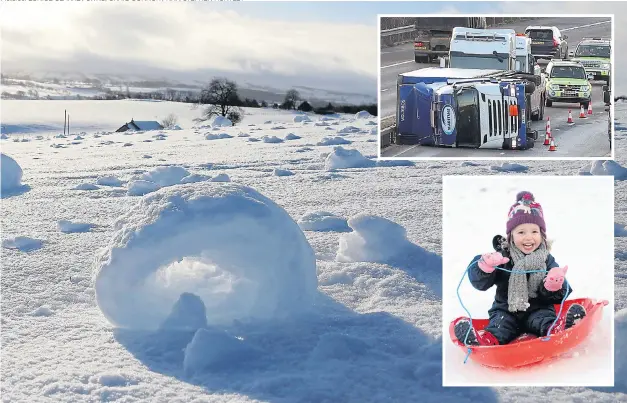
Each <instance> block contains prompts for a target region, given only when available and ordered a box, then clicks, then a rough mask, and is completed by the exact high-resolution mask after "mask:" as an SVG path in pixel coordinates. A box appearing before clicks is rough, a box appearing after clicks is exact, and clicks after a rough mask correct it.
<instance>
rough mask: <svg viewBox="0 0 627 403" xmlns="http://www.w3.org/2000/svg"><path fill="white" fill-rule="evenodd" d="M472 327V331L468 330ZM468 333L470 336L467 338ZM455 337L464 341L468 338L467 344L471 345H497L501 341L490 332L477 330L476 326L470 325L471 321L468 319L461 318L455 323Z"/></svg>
mask: <svg viewBox="0 0 627 403" xmlns="http://www.w3.org/2000/svg"><path fill="white" fill-rule="evenodd" d="M468 329H470V332H468ZM466 333H468V338H466ZM455 337H457V340H459V341H461V342H462V343H463V342H464V340H466V344H467V345H469V346H496V345H498V344H499V341H498V340H497V339H496V337H494V335H493V334H492V333H490V332H486V331H482V332H477V331H475V329H474V328H471V327H470V321H469V320H468V319H461V320H459V321H458V322H457V323H455Z"/></svg>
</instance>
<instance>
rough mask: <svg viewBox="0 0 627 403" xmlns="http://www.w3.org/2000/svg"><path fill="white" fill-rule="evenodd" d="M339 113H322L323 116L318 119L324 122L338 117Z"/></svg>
mask: <svg viewBox="0 0 627 403" xmlns="http://www.w3.org/2000/svg"><path fill="white" fill-rule="evenodd" d="M339 118H340V115H338V114H337V113H331V114H329V115H324V116H323V117H321V118H320V121H322V122H325V121H328V120H335V119H339Z"/></svg>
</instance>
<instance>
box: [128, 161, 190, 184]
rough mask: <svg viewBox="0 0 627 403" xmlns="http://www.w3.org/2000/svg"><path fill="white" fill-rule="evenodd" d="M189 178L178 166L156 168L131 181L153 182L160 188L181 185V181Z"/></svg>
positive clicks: (184, 170)
mask: <svg viewBox="0 0 627 403" xmlns="http://www.w3.org/2000/svg"><path fill="white" fill-rule="evenodd" d="M186 176H189V172H188V171H187V169H185V168H183V167H179V166H170V167H157V168H155V169H153V170H152V171H150V172H146V173H144V174H142V175H140V176H138V177H135V178H133V179H135V180H142V181H148V182H154V183H155V184H157V185H158V186H160V187H165V186H173V185H177V184H179V183H181V180H182V179H183V178H185V177H186Z"/></svg>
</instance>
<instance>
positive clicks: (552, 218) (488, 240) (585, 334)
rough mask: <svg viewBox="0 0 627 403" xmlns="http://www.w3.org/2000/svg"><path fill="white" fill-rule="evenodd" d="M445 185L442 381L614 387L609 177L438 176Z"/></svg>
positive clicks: (611, 182) (452, 383)
mask: <svg viewBox="0 0 627 403" xmlns="http://www.w3.org/2000/svg"><path fill="white" fill-rule="evenodd" d="M442 193H443V203H442V205H443V217H442V225H443V227H442V229H443V234H442V271H443V272H442V296H443V297H442V335H443V336H442V360H443V362H442V382H443V386H614V178H613V177H611V176H588V177H585V176H526V175H525V176H515V175H514V176H496V175H492V176H444V177H443V190H442ZM507 231H510V232H509V234H511V237H508V235H509V234H508V232H507ZM534 231H535V232H534ZM543 240H544V242H543ZM518 246H520V248H518ZM525 248H529V250H525ZM497 251H498V253H501V255H500V256H499V255H493V254H495V253H497ZM491 254H492V255H491ZM545 256H546V260H545V259H544V257H545ZM500 257H504V258H506V259H502V260H499V258H500ZM536 258H537V259H536ZM494 259H496V260H494ZM507 259H509V261H506V260H507ZM533 259H536V260H539V261H540V263H538V261H534V260H533ZM497 260H499V261H498V262H497ZM499 262H500V263H499ZM527 263H528V264H527ZM536 266H538V267H539V266H546V267H545V268H544V269H540V268H539V269H537V270H535V271H534V268H535V267H536ZM566 266H567V267H568V268H567V269H566V268H565V267H566ZM553 267H558V268H559V269H557V270H553V271H552V272H551V273H550V274H548V273H547V272H545V271H543V270H551V269H552V268H553ZM493 268H494V269H493ZM513 269H517V270H526V271H534V272H532V273H528V274H527V280H526V281H522V282H520V283H513V282H512V281H515V280H517V279H514V278H512V276H514V275H515V274H514V273H512V270H513ZM562 269H563V270H562ZM561 272H563V273H565V274H563V277H562V278H563V279H564V280H563V281H562V282H561V283H560V282H559V281H557V282H555V284H557V285H556V286H555V287H553V285H554V284H551V281H552V279H553V278H554V277H555V278H559V275H560V273H561ZM534 275H535V276H538V277H536V278H533V277H532V276H534ZM547 277H548V278H549V279H548V280H547V279H546V278H547ZM521 301H522V302H521ZM519 302H521V304H518V303H519ZM574 303H579V304H580V305H582V307H583V308H584V310H585V311H586V315H585V316H584V317H583V318H580V317H579V316H578V312H577V309H575V308H573V310H572V311H569V307H570V306H571V305H572V304H574ZM522 305H524V306H522ZM551 310H553V314H551ZM569 312H570V313H569ZM567 313H568V314H567ZM532 315H533V316H532ZM555 318H557V320H555ZM565 318H569V320H568V321H565V322H564V323H570V322H569V321H571V319H572V321H574V325H572V326H571V325H570V324H567V325H564V324H563V319H565ZM469 319H471V320H469ZM464 321H466V325H465V324H464V323H463V322H464ZM572 321H571V322H572ZM468 322H472V329H473V331H472V332H471V331H469V330H468V328H470V327H469V326H467V324H468ZM549 324H550V326H552V327H549V328H548V329H547V326H549ZM464 326H465V327H464ZM547 331H548V335H549V337H548V338H545V337H543V336H546V332H547ZM460 332H461V333H463V336H461V335H460V334H459V333H460ZM543 332H544V333H543ZM470 333H472V334H470ZM460 338H461V339H460ZM469 349H470V350H469Z"/></svg>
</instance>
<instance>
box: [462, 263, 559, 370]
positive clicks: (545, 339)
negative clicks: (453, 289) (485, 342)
mask: <svg viewBox="0 0 627 403" xmlns="http://www.w3.org/2000/svg"><path fill="white" fill-rule="evenodd" d="M479 260H480V259H477V260H474V261H472V262H470V264H469V265H468V267H466V271H464V274H462V278H461V280H460V281H459V284H458V285H457V299H458V300H459V303H460V304H461V306H462V308H464V310H465V311H466V313H467V314H468V318H469V319H470V327H469V328H468V331H467V332H466V337H464V345H465V346H466V348H467V349H468V354H466V358H464V364H465V363H466V361H468V357H470V354H471V353H472V349H471V348H470V347H468V335H470V330H472V329H473V326H472V315H470V312H469V311H468V309H466V306H465V305H464V303H463V302H462V299H461V297H460V296H459V287H461V285H462V282H463V281H464V276H465V275H466V274H468V270H470V267H471V266H472V265H473V264H475V263H477V262H478V261H479ZM495 268H496V269H499V270H503V271H508V272H510V273H515V272H523V273H545V272H548V270H530V271H526V270H509V269H504V268H502V267H498V266H496V267H495ZM564 281H566V292H565V293H564V298H562V303H561V304H560V310H559V313H558V314H557V316H556V317H555V320H554V321H553V324H552V325H551V327H550V328H549V331H548V332H547V333H546V337H543V338H541V339H540V340H542V341H548V340H550V339H551V331H552V330H553V327H555V325H556V324H557V321H558V320H559V318H560V316H561V315H562V309H563V308H564V302H565V301H566V297H567V296H568V293H569V292H570V285H569V284H568V281H567V280H566V279H564Z"/></svg>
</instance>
